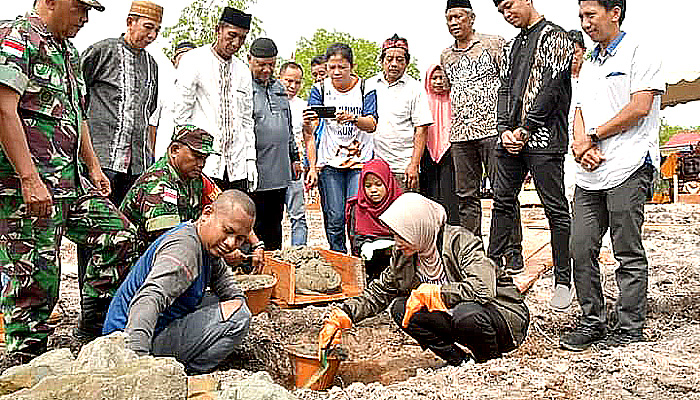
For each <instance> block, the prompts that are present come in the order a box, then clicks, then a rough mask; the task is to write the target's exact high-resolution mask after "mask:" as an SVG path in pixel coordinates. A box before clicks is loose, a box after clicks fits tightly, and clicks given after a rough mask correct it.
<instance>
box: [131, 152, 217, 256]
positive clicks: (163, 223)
mask: <svg viewBox="0 0 700 400" xmlns="http://www.w3.org/2000/svg"><path fill="white" fill-rule="evenodd" d="M202 188H203V182H202V179H192V180H189V181H187V182H185V181H183V180H182V178H181V177H180V175H179V174H178V172H177V171H176V170H175V168H173V167H172V166H171V165H170V163H169V162H168V156H167V155H166V156H163V157H162V158H161V159H160V160H158V161H157V162H156V163H155V164H153V165H151V167H150V168H149V169H148V170H147V171H146V172H145V173H144V174H143V175H141V176H140V177H139V179H137V180H136V182H135V183H134V185H133V186H132V187H131V189H129V191H128V192H127V194H126V196H125V197H124V201H123V202H122V205H121V207H120V208H121V211H122V212H123V213H124V215H126V217H127V218H129V221H131V222H132V223H133V224H134V225H135V226H136V229H137V230H138V234H139V237H140V238H143V239H144V240H145V241H146V245H149V244H150V243H151V242H153V241H154V240H155V239H156V238H157V237H158V236H159V235H160V234H161V233H163V231H165V230H167V229H170V228H172V227H174V226H176V225H177V224H179V223H180V222H185V221H189V220H195V219H197V218H199V215H200V214H201V213H202V208H203V206H202Z"/></svg>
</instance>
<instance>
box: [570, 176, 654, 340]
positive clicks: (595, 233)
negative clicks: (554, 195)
mask: <svg viewBox="0 0 700 400" xmlns="http://www.w3.org/2000/svg"><path fill="white" fill-rule="evenodd" d="M653 169H654V168H653V167H652V166H651V165H650V164H644V165H642V166H641V167H639V169H638V170H637V171H635V172H634V173H633V174H632V176H630V177H629V178H627V180H626V181H624V182H623V183H622V184H620V185H619V186H616V187H614V188H611V189H604V190H586V189H583V188H581V187H578V186H576V191H575V193H574V223H573V229H572V232H571V253H572V257H573V259H574V282H575V284H576V296H577V297H578V302H579V304H580V305H581V311H582V313H583V315H582V318H581V322H582V324H584V325H587V326H590V327H593V328H603V327H606V326H607V314H606V309H605V297H604V296H603V288H602V283H601V281H600V267H599V265H598V255H599V253H600V246H601V240H602V238H603V235H604V234H605V232H606V231H607V230H608V227H609V228H610V236H611V238H612V245H613V246H612V247H613V254H614V255H615V259H617V261H619V262H620V266H619V267H618V268H617V270H615V278H616V280H617V285H618V287H619V290H620V293H619V295H618V298H617V302H616V303H615V311H616V313H617V317H618V318H617V319H618V322H617V326H615V327H614V329H620V330H623V331H628V332H630V331H632V332H640V333H641V331H642V328H643V327H644V321H645V319H646V309H647V284H648V269H649V264H648V262H647V257H646V253H645V251H644V246H643V245H642V223H643V222H644V203H645V202H646V198H647V194H648V192H649V190H650V186H651V180H652V175H653Z"/></svg>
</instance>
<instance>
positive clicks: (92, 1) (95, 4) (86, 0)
mask: <svg viewBox="0 0 700 400" xmlns="http://www.w3.org/2000/svg"><path fill="white" fill-rule="evenodd" d="M78 1H79V2H81V3H83V4H87V5H89V6H90V7H92V8H94V9H95V10H97V11H104V10H105V6H103V5H102V4H100V2H99V1H97V0H78Z"/></svg>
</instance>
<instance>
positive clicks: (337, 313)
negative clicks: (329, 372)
mask: <svg viewBox="0 0 700 400" xmlns="http://www.w3.org/2000/svg"><path fill="white" fill-rule="evenodd" d="M351 327H352V321H350V317H348V315H347V314H346V313H345V311H343V310H341V309H340V308H334V309H333V311H331V314H330V315H329V316H328V318H326V321H325V322H324V323H323V328H322V329H321V332H320V333H319V334H318V348H319V351H320V352H323V350H325V349H327V348H329V347H330V346H331V345H338V344H340V334H341V329H350V328H351Z"/></svg>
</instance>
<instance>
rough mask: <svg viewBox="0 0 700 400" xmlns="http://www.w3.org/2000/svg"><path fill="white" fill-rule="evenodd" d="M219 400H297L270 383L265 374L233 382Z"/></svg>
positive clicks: (278, 386) (280, 387)
mask: <svg viewBox="0 0 700 400" xmlns="http://www.w3.org/2000/svg"><path fill="white" fill-rule="evenodd" d="M219 399H220V400H297V397H296V396H294V395H293V394H291V393H290V392H288V391H287V390H286V389H285V388H283V387H282V386H280V385H278V384H276V383H274V382H272V378H271V377H270V375H268V373H267V372H257V373H255V374H253V376H251V377H250V378H246V379H243V380H240V381H237V382H234V383H233V384H232V385H231V386H230V387H229V388H227V389H226V390H224V391H223V392H222V393H221V395H220V396H219Z"/></svg>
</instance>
